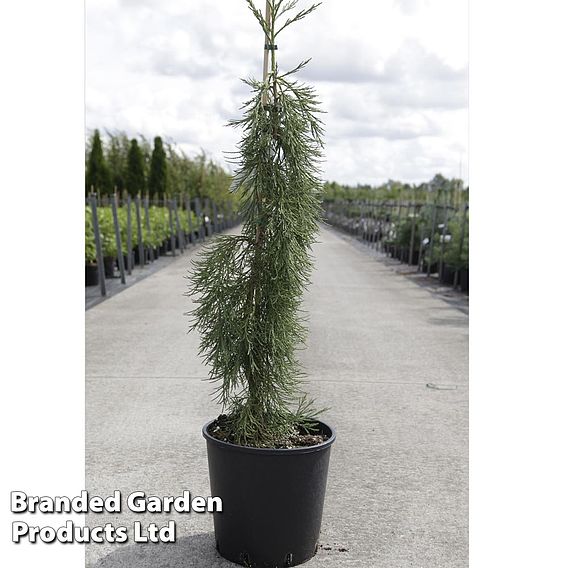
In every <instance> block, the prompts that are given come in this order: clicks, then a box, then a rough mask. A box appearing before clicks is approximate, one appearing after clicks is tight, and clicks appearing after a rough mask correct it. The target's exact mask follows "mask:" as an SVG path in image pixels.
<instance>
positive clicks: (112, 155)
mask: <svg viewBox="0 0 568 568" xmlns="http://www.w3.org/2000/svg"><path fill="white" fill-rule="evenodd" d="M107 134H108V137H109V142H108V145H107V151H106V156H107V163H108V167H109V170H110V177H111V182H112V186H113V188H115V187H116V189H117V191H119V192H122V191H123V190H124V189H125V188H126V165H127V156H128V148H129V147H130V141H129V140H128V137H127V136H126V134H124V133H120V134H113V133H107Z"/></svg>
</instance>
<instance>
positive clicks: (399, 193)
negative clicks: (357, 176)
mask: <svg viewBox="0 0 568 568" xmlns="http://www.w3.org/2000/svg"><path fill="white" fill-rule="evenodd" d="M446 196H447V197H448V200H449V201H448V204H449V205H452V206H454V207H459V205H460V204H461V203H465V202H467V201H468V196H469V190H468V189H465V190H464V189H463V181H462V180H460V179H451V180H450V179H446V178H445V177H444V176H443V175H441V174H436V175H435V176H434V178H432V180H431V181H429V182H428V183H421V184H418V185H410V184H407V183H402V182H399V181H394V180H389V181H388V182H386V183H383V184H381V185H379V186H371V185H368V184H367V185H361V184H359V185H357V186H349V185H340V184H338V183H337V182H326V183H325V184H324V200H325V201H390V202H398V201H412V202H416V203H426V202H428V201H431V200H434V199H435V200H439V202H440V203H441V202H442V201H443V200H444V199H445V198H446Z"/></svg>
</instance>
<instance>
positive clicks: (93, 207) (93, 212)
mask: <svg viewBox="0 0 568 568" xmlns="http://www.w3.org/2000/svg"><path fill="white" fill-rule="evenodd" d="M90 202H91V215H92V216H93V233H94V234H95V249H96V251H97V270H98V272H99V285H100V287H101V296H106V282H105V266H104V260H103V247H102V245H101V234H100V229H99V217H98V215H97V196H96V195H95V194H94V193H91V199H90Z"/></svg>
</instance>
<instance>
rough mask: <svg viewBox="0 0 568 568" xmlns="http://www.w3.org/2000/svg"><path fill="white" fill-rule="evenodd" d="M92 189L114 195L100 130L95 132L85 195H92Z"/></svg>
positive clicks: (88, 163)
mask: <svg viewBox="0 0 568 568" xmlns="http://www.w3.org/2000/svg"><path fill="white" fill-rule="evenodd" d="M91 189H94V190H95V191H99V192H100V193H102V194H110V193H112V183H111V179H110V172H109V169H108V166H107V165H106V162H105V157H104V154H103V144H102V142H101V135H100V133H99V131H98V130H95V132H94V134H93V138H92V140H91V152H90V154H89V157H88V160H87V172H86V176H85V193H86V194H88V193H90V192H91Z"/></svg>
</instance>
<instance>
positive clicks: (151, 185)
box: [148, 136, 168, 197]
mask: <svg viewBox="0 0 568 568" xmlns="http://www.w3.org/2000/svg"><path fill="white" fill-rule="evenodd" d="M167 176H168V168H167V162H166V152H165V150H164V144H163V142H162V139H161V138H160V137H159V136H156V138H154V150H153V151H152V159H151V162H150V175H149V177H148V191H149V192H150V196H152V197H153V196H154V195H164V194H165V193H166V192H167Z"/></svg>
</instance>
